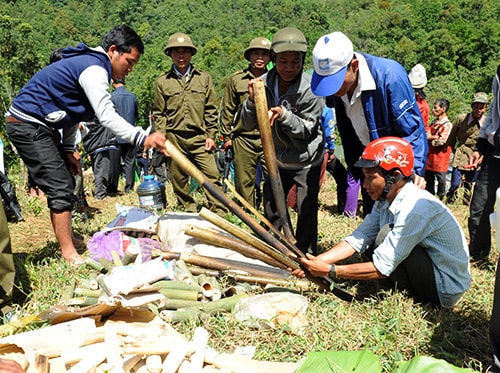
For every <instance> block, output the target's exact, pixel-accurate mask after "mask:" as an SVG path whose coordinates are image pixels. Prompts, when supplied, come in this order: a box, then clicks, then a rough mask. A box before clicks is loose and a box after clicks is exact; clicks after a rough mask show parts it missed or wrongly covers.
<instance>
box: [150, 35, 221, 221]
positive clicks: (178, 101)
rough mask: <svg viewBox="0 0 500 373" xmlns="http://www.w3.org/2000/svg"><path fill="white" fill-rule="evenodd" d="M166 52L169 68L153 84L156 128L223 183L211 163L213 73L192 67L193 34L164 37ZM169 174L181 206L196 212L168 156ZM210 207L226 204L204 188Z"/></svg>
mask: <svg viewBox="0 0 500 373" xmlns="http://www.w3.org/2000/svg"><path fill="white" fill-rule="evenodd" d="M165 54H166V55H167V56H169V57H171V58H172V61H173V65H172V68H171V69H170V70H169V71H167V72H166V73H164V74H162V75H161V76H160V77H159V78H158V79H157V80H156V84H155V94H154V102H153V114H154V117H155V121H156V131H158V132H161V133H164V134H166V136H167V139H168V140H169V141H170V142H171V143H172V144H174V145H175V146H176V147H177V148H178V149H179V150H180V151H181V152H182V153H183V154H184V155H185V156H186V157H187V158H188V159H189V160H190V161H191V162H192V163H193V164H194V165H195V166H196V167H197V168H198V169H199V170H200V171H201V172H203V174H204V175H205V176H206V177H207V178H208V179H209V180H210V181H211V182H213V183H215V184H216V185H217V186H219V187H221V186H222V184H221V181H220V178H219V171H218V170H217V166H216V164H215V158H214V155H213V151H214V150H215V136H216V133H217V98H216V96H215V92H214V88H213V84H212V78H211V77H210V75H209V74H207V73H205V72H203V71H201V70H198V69H196V68H195V67H194V66H193V65H192V64H191V57H192V56H193V55H195V54H196V47H195V46H194V45H193V42H192V41H191V38H190V37H189V36H188V35H186V34H183V33H180V32H178V33H175V34H173V35H172V36H170V38H169V39H168V43H167V46H166V48H165ZM170 175H171V179H172V186H173V189H174V192H175V194H176V196H177V201H178V203H179V205H181V206H183V208H184V210H185V211H188V212H196V211H197V206H196V203H195V200H194V198H193V196H192V195H190V193H189V175H188V174H187V173H186V172H185V171H184V170H183V169H182V168H181V167H180V165H179V164H178V163H177V162H175V161H174V160H171V163H170ZM207 198H208V202H209V203H208V204H209V206H207V207H208V208H210V209H211V210H212V211H214V212H216V213H218V214H223V213H224V212H225V207H224V205H223V204H222V203H221V202H219V201H217V200H216V199H215V198H213V197H212V196H211V195H210V194H208V193H207Z"/></svg>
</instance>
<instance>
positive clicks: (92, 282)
mask: <svg viewBox="0 0 500 373" xmlns="http://www.w3.org/2000/svg"><path fill="white" fill-rule="evenodd" d="M97 275H98V273H97V272H96V271H90V272H89V277H88V278H89V289H91V290H97V289H99V283H98V282H97Z"/></svg>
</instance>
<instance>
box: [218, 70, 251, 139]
mask: <svg viewBox="0 0 500 373" xmlns="http://www.w3.org/2000/svg"><path fill="white" fill-rule="evenodd" d="M254 78H255V76H254V75H253V74H252V73H251V72H250V68H246V69H245V70H243V71H238V72H236V73H234V74H233V75H232V76H230V77H229V78H228V79H227V84H226V88H225V90H224V97H223V98H222V104H221V134H222V136H224V140H226V139H228V138H229V137H230V135H231V134H233V135H234V136H239V135H241V136H251V137H259V138H260V132H259V129H258V128H254V129H245V128H244V127H243V123H242V121H241V105H243V103H244V102H245V100H246V99H247V97H248V82H249V81H250V80H251V79H254ZM233 126H234V127H233Z"/></svg>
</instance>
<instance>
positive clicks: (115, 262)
mask: <svg viewBox="0 0 500 373" xmlns="http://www.w3.org/2000/svg"><path fill="white" fill-rule="evenodd" d="M111 256H112V257H113V265H114V266H115V267H122V266H123V262H122V260H121V259H120V256H119V255H118V253H117V252H116V251H115V250H112V251H111Z"/></svg>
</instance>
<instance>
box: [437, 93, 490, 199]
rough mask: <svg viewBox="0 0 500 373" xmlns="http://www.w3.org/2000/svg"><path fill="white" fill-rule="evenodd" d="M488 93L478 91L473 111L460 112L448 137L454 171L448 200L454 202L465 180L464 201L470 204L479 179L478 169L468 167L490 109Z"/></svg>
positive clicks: (472, 104) (472, 105)
mask: <svg viewBox="0 0 500 373" xmlns="http://www.w3.org/2000/svg"><path fill="white" fill-rule="evenodd" d="M488 102H489V99H488V95H487V94H486V93H485V92H478V93H476V94H475V95H474V98H473V99H472V103H471V108H472V111H471V112H470V113H468V114H465V113H464V114H460V115H459V116H458V117H457V119H456V120H455V123H454V125H453V128H452V130H451V133H450V136H449V137H448V144H449V145H450V146H451V147H452V151H453V154H454V155H453V163H452V166H453V172H452V174H451V185H450V189H449V190H448V193H447V194H446V197H447V200H446V201H447V202H448V203H450V202H454V201H455V199H456V197H457V189H458V188H459V187H460V184H461V183H462V179H463V180H464V182H463V186H464V188H465V192H464V196H463V198H464V203H466V204H468V203H469V201H470V196H471V193H472V185H473V183H474V182H475V181H476V179H477V173H478V172H477V170H475V169H470V168H467V167H466V166H467V165H468V164H469V158H470V156H471V154H472V152H473V150H474V146H475V145H476V141H477V137H478V136H479V130H480V129H481V127H482V126H483V124H484V120H485V119H486V116H485V115H484V114H485V113H486V110H487V109H488Z"/></svg>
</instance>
